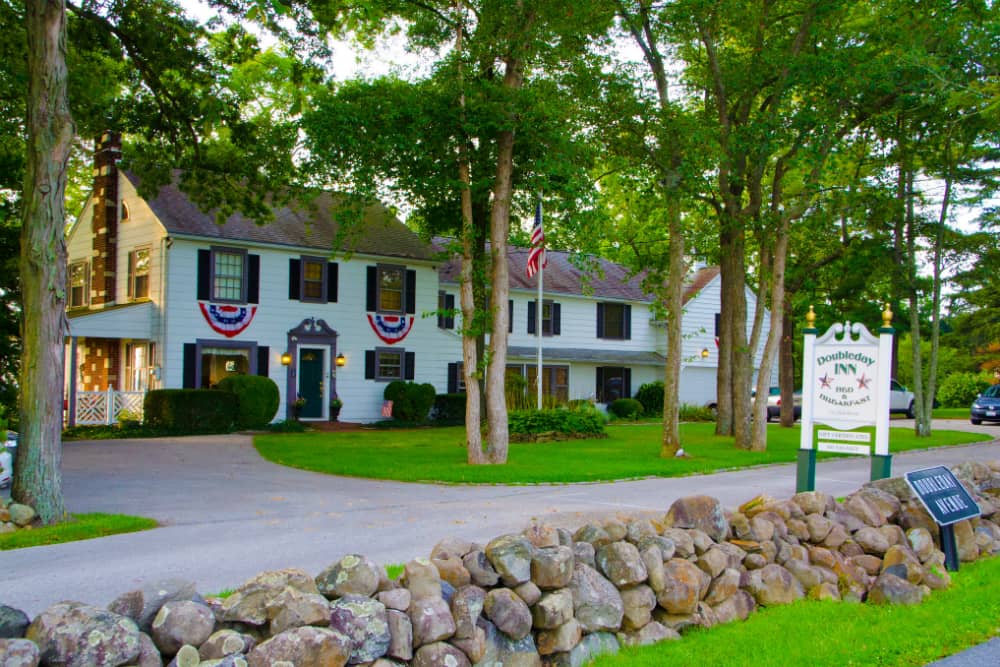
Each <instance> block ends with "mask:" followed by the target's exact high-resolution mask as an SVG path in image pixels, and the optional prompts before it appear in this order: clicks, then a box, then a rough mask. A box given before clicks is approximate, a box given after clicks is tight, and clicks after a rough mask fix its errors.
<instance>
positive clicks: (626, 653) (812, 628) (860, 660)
mask: <svg viewBox="0 0 1000 667" xmlns="http://www.w3.org/2000/svg"><path fill="white" fill-rule="evenodd" d="M998 577H1000V558H991V559H988V560H981V561H978V562H976V563H963V564H962V567H961V569H960V570H959V571H958V572H953V573H952V581H953V585H952V587H951V588H950V589H948V590H945V591H935V592H934V593H932V594H931V596H930V597H929V598H927V599H925V600H924V602H923V603H922V604H919V605H916V606H912V607H903V606H899V607H885V606H876V605H870V604H851V603H843V602H814V601H801V602H797V603H795V604H792V605H788V606H784V607H772V608H770V609H765V610H763V611H761V612H758V613H755V614H753V615H752V616H750V618H749V619H747V621H746V622H744V623H740V622H736V623H730V624H728V625H724V626H721V627H715V628H712V629H710V630H707V631H705V630H698V631H694V632H689V633H688V634H686V635H684V637H683V638H682V639H681V640H680V641H672V642H664V643H661V644H657V645H655V646H648V647H644V648H637V649H623V650H622V652H621V653H619V654H618V655H616V656H608V657H604V658H599V659H597V660H595V661H594V662H592V663H590V665H591V666H592V667H625V666H626V665H628V667H645V666H648V667H654V666H655V667H663V666H669V665H754V666H755V667H769V666H770V665H775V666H782V667H783V666H784V665H810V667H817V666H823V665H830V666H831V667H833V666H837V667H839V666H840V665H883V666H886V667H889V666H898V667H903V666H904V665H905V666H909V665H925V664H927V663H928V662H932V661H934V660H937V659H938V658H941V657H944V656H946V655H950V654H952V653H957V652H958V651H961V650H963V649H965V648H968V647H970V646H974V645H976V644H980V643H982V642H984V641H987V640H989V639H990V638H992V637H995V636H997V635H1000V595H997V589H996V581H997V578H998Z"/></svg>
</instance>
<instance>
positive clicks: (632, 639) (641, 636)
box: [618, 621, 681, 646]
mask: <svg viewBox="0 0 1000 667" xmlns="http://www.w3.org/2000/svg"><path fill="white" fill-rule="evenodd" d="M680 638H681V635H680V633H679V632H677V631H676V630H674V629H672V628H668V627H667V626H665V625H663V624H662V623H660V622H658V621H651V622H649V623H647V624H646V625H644V626H642V627H641V628H639V629H638V630H637V631H635V632H626V633H619V634H618V641H620V642H621V643H622V644H623V645H624V646H649V645H651V644H658V643H659V642H663V641H668V640H675V639H680Z"/></svg>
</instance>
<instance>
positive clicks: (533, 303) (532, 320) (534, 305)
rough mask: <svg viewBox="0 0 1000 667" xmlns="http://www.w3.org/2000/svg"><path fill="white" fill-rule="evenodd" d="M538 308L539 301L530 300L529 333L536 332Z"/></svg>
mask: <svg viewBox="0 0 1000 667" xmlns="http://www.w3.org/2000/svg"><path fill="white" fill-rule="evenodd" d="M536 308H538V302H537V301H529V302H528V333H529V334H533V333H535V309H536Z"/></svg>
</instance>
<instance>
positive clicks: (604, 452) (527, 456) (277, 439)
mask: <svg viewBox="0 0 1000 667" xmlns="http://www.w3.org/2000/svg"><path fill="white" fill-rule="evenodd" d="M714 428H715V425H714V424H710V423H690V424H683V425H682V426H681V438H682V441H683V442H684V450H685V451H686V452H687V454H688V455H689V458H674V459H661V458H660V457H659V451H660V438H661V435H662V432H663V429H662V427H661V426H660V425H659V424H644V425H637V426H631V425H626V426H609V427H608V434H609V436H610V437H609V438H606V439H600V440H569V441H564V442H551V443H542V444H516V443H512V444H511V446H510V453H509V456H508V459H507V464H506V465H503V466H470V465H468V464H467V463H466V462H465V430H464V429H463V428H462V427H460V426H456V427H449V428H425V429H412V430H362V431H341V432H332V433H301V434H269V435H258V436H256V437H255V438H254V444H255V445H256V447H257V451H259V452H260V453H261V455H262V456H263V457H264V458H266V459H267V460H269V461H272V462H274V463H279V464H282V465H287V466H291V467H294V468H302V469H304V470H313V471H316V472H324V473H329V474H334V475H347V476H351V477H367V478H373V479H393V480H399V481H407V482H423V481H436V482H447V483H483V484H530V483H544V482H553V483H564V482H587V481H610V480H616V479H634V478H640V477H679V476H682V475H690V474H696V473H707V472H713V471H717V470H725V469H732V468H745V467H749V466H755V465H762V464H768V463H791V462H794V461H795V456H796V450H797V449H798V446H799V428H798V427H797V426H796V427H795V428H791V429H785V428H781V427H780V426H778V425H776V424H775V425H770V426H769V427H768V445H767V451H766V452H745V451H740V450H737V449H735V448H734V447H733V444H732V439H731V438H725V437H718V436H715V435H714V434H713V430H714ZM984 440H989V437H988V436H985V435H981V434H976V433H962V432H956V431H938V432H935V434H934V436H933V437H932V438H930V439H917V438H916V437H914V435H913V431H912V429H907V428H894V429H892V430H891V433H890V436H889V443H890V444H889V446H890V449H891V451H892V452H894V453H895V452H900V451H905V450H910V449H926V448H929V447H941V446H947V445H955V444H966V443H970V442H980V441H984ZM831 456H836V455H831V454H823V453H821V454H820V455H819V457H820V458H821V459H822V458H828V457H831Z"/></svg>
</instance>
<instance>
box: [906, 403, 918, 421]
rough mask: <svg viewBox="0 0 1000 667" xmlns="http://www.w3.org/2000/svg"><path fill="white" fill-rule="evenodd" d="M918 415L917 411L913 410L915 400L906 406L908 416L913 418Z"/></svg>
mask: <svg viewBox="0 0 1000 667" xmlns="http://www.w3.org/2000/svg"><path fill="white" fill-rule="evenodd" d="M916 416H917V413H915V412H914V411H913V401H910V405H909V406H908V407H907V408H906V418H907V419H913V418H914V417H916Z"/></svg>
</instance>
